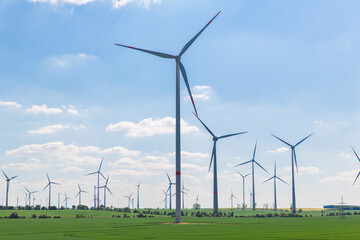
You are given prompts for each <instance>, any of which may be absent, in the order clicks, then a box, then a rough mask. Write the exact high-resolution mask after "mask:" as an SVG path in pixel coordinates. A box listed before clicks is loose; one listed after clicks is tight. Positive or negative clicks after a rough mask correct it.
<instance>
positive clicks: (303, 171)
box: [284, 167, 322, 175]
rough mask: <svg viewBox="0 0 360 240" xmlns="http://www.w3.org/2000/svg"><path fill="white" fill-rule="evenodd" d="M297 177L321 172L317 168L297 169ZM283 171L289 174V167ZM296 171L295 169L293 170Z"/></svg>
mask: <svg viewBox="0 0 360 240" xmlns="http://www.w3.org/2000/svg"><path fill="white" fill-rule="evenodd" d="M298 170H299V175H304V174H307V175H314V174H319V173H321V172H322V170H320V169H319V168H318V167H299V168H298ZM284 171H286V172H290V171H291V167H286V168H284ZM295 171H296V169H295Z"/></svg>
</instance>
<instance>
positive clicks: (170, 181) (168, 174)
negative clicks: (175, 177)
mask: <svg viewBox="0 0 360 240" xmlns="http://www.w3.org/2000/svg"><path fill="white" fill-rule="evenodd" d="M166 175H167V177H168V179H169V182H170V183H172V182H171V179H170V177H169V174H168V173H167V172H166Z"/></svg>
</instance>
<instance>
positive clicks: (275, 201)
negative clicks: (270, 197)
mask: <svg viewBox="0 0 360 240" xmlns="http://www.w3.org/2000/svg"><path fill="white" fill-rule="evenodd" d="M271 179H274V211H277V200H276V179H279V180H280V181H282V182H283V183H285V184H286V185H289V184H288V183H287V182H285V181H284V180H282V179H281V178H279V177H278V176H277V175H276V162H275V167H274V176H272V177H271V178H269V179H267V180H265V181H264V182H263V183H266V182H268V181H270V180H271Z"/></svg>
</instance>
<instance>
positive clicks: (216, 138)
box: [194, 114, 247, 213]
mask: <svg viewBox="0 0 360 240" xmlns="http://www.w3.org/2000/svg"><path fill="white" fill-rule="evenodd" d="M194 115H195V114H194ZM195 117H196V118H197V119H198V120H199V121H200V122H201V124H202V125H203V126H204V127H205V129H206V130H207V131H208V132H209V133H210V135H211V136H212V137H213V141H214V146H213V150H212V154H211V159H210V165H209V172H210V168H211V163H212V160H213V159H214V200H213V201H214V213H217V212H218V187H217V162H216V160H217V158H216V143H217V141H218V140H219V139H222V138H228V137H232V136H236V135H240V134H244V133H247V132H239V133H233V134H227V135H223V136H220V137H217V136H215V134H214V133H213V132H212V131H211V130H210V129H209V128H208V127H207V126H206V125H205V123H203V121H201V120H200V118H199V117H198V116H197V115H195Z"/></svg>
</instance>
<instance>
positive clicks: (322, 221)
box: [0, 210, 360, 239]
mask: <svg viewBox="0 0 360 240" xmlns="http://www.w3.org/2000/svg"><path fill="white" fill-rule="evenodd" d="M193 211H194V210H187V211H186V212H188V215H190V213H191V212H193ZM201 211H203V210H201ZM207 211H209V212H210V211H211V210H207ZM222 211H224V212H226V211H228V210H222ZM11 212H13V211H11V210H1V211H0V216H2V217H4V216H8V215H10V214H11ZM17 212H18V213H19V215H20V216H26V217H27V218H25V219H8V218H6V219H5V218H2V219H0V239H360V231H359V230H358V226H359V225H360V215H351V216H346V217H345V218H340V217H335V216H334V217H322V216H321V212H320V211H310V212H308V211H305V212H303V215H305V214H306V215H308V216H309V215H310V214H311V215H312V216H313V217H302V218H289V217H276V218H274V217H273V218H240V217H231V218H228V217H221V218H215V217H190V216H184V217H182V222H183V223H182V224H173V221H174V218H172V217H171V216H166V215H165V216H164V215H155V217H154V218H137V217H132V216H133V215H134V214H127V215H130V216H131V217H130V218H123V215H124V213H118V212H109V211H93V210H83V211H81V210H54V211H47V210H44V211H41V210H39V211H36V210H19V211H17ZM167 212H168V211H167ZM269 212H270V211H256V212H253V211H241V210H239V211H235V215H246V216H248V215H254V214H261V213H269ZM34 213H35V214H37V215H41V214H46V215H49V216H61V218H60V219H55V218H49V219H39V218H36V219H31V218H30V217H31V215H32V214H34ZM76 214H83V215H85V216H87V217H86V218H75V215H76ZM113 214H115V215H120V216H121V217H120V218H116V217H115V218H113V217H112V215H113Z"/></svg>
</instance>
